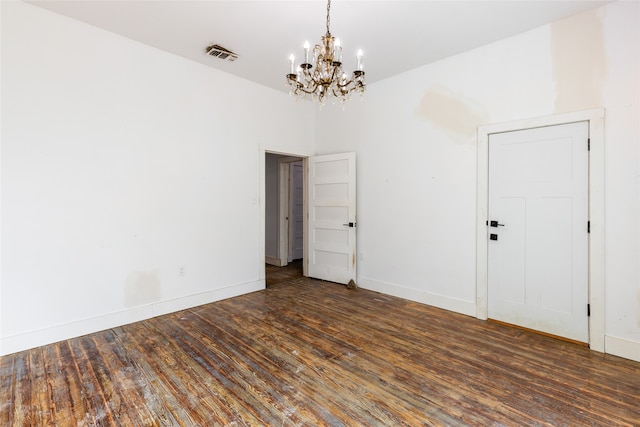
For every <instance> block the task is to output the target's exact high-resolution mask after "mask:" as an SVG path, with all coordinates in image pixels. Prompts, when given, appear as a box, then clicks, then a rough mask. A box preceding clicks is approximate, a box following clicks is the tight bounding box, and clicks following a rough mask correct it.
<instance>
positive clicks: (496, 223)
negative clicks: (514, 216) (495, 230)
mask: <svg viewBox="0 0 640 427" xmlns="http://www.w3.org/2000/svg"><path fill="white" fill-rule="evenodd" d="M489 225H490V226H491V227H497V226H500V227H504V224H498V221H490V222H489Z"/></svg>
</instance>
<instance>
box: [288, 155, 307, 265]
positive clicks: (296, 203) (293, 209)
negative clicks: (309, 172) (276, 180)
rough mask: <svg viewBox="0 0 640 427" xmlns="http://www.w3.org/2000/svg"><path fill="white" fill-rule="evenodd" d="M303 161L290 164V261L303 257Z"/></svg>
mask: <svg viewBox="0 0 640 427" xmlns="http://www.w3.org/2000/svg"><path fill="white" fill-rule="evenodd" d="M302 169H303V168H302V161H299V162H292V163H290V164H289V174H290V176H289V259H288V261H289V262H291V261H293V260H296V259H300V258H302V257H303V240H304V219H303V212H304V198H303V188H304V186H303V170H302Z"/></svg>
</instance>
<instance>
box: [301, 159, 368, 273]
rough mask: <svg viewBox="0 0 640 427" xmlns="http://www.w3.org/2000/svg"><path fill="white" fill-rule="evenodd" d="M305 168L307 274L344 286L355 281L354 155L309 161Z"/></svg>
mask: <svg viewBox="0 0 640 427" xmlns="http://www.w3.org/2000/svg"><path fill="white" fill-rule="evenodd" d="M308 165H309V171H308V173H309V179H308V188H309V239H308V242H309V251H308V256H309V267H308V274H309V276H310V277H315V278H318V279H323V280H328V281H331V282H336V283H343V284H346V283H348V282H349V280H351V279H354V280H355V278H356V228H355V224H356V157H355V153H343V154H332V155H327V156H317V157H310V158H309V159H308ZM349 224H351V226H350V225H349Z"/></svg>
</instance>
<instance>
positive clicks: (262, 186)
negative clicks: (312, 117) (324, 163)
mask: <svg viewBox="0 0 640 427" xmlns="http://www.w3.org/2000/svg"><path fill="white" fill-rule="evenodd" d="M258 153H259V155H258V159H259V161H258V171H259V172H258V176H259V184H258V195H259V196H258V200H259V201H260V203H259V205H260V206H259V209H258V241H259V245H258V259H257V263H258V266H259V268H258V280H259V281H261V282H262V284H263V286H265V287H266V277H267V274H266V263H265V223H266V203H265V200H266V167H265V166H266V159H267V153H268V154H276V155H281V156H288V157H295V158H297V159H298V160H300V159H302V167H303V169H304V170H305V171H306V170H307V157H309V156H310V155H312V154H308V153H294V152H291V151H288V150H286V151H285V150H279V149H273V148H267V147H264V146H262V145H261V146H260V148H259V150H258ZM278 173H280V171H279V172H278ZM278 185H280V182H278ZM302 185H303V196H302V197H303V220H304V221H305V224H304V234H303V245H304V247H303V263H302V274H303V275H304V276H307V232H306V227H307V225H306V221H307V174H306V173H304V174H303V182H302ZM256 202H257V200H255V201H252V203H256ZM278 203H279V202H278ZM278 255H279V254H278Z"/></svg>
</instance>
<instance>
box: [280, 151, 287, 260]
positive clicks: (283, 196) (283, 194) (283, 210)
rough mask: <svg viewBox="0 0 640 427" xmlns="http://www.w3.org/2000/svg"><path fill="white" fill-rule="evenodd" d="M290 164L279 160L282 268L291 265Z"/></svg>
mask: <svg viewBox="0 0 640 427" xmlns="http://www.w3.org/2000/svg"><path fill="white" fill-rule="evenodd" d="M289 163H290V162H289V161H286V160H282V159H280V160H278V224H279V227H278V228H279V229H278V257H280V266H282V267H284V266H285V265H287V264H289V221H288V220H287V218H288V217H289V169H290V164H289Z"/></svg>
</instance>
